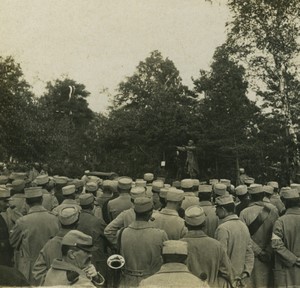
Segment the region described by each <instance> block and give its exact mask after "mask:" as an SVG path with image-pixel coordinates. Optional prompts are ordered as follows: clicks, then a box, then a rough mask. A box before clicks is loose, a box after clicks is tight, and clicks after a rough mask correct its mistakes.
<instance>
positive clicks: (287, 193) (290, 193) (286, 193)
mask: <svg viewBox="0 0 300 288" xmlns="http://www.w3.org/2000/svg"><path fill="white" fill-rule="evenodd" d="M280 196H281V197H282V198H284V199H298V198H299V197H300V195H299V192H298V190H297V189H286V190H283V191H281V192H280Z"/></svg>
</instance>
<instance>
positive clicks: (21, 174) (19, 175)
mask: <svg viewBox="0 0 300 288" xmlns="http://www.w3.org/2000/svg"><path fill="white" fill-rule="evenodd" d="M26 178H27V173H25V172H12V173H11V174H10V179H12V180H15V179H22V180H25V179H26Z"/></svg>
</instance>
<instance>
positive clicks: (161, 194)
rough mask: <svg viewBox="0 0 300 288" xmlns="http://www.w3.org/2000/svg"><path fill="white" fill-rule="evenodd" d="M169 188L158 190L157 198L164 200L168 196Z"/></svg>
mask: <svg viewBox="0 0 300 288" xmlns="http://www.w3.org/2000/svg"><path fill="white" fill-rule="evenodd" d="M168 191H169V188H167V187H163V188H161V189H160V192H159V197H161V198H164V199H166V198H167V195H168Z"/></svg>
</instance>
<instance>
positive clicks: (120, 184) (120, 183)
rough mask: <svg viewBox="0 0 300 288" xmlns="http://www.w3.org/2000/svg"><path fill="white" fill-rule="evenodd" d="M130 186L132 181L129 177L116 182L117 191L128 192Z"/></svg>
mask: <svg viewBox="0 0 300 288" xmlns="http://www.w3.org/2000/svg"><path fill="white" fill-rule="evenodd" d="M131 185H132V179H131V178H130V177H126V176H124V177H120V178H119V180H118V188H119V189H124V190H129V189H130V188H131Z"/></svg>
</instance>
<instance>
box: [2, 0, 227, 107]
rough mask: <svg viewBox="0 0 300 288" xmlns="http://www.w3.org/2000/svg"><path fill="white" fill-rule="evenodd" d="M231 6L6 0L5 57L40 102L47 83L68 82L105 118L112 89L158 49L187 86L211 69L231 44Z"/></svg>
mask: <svg viewBox="0 0 300 288" xmlns="http://www.w3.org/2000/svg"><path fill="white" fill-rule="evenodd" d="M225 2H226V1H216V2H214V3H210V2H208V1H205V0H187V1H183V0H164V1H162V0H151V1H146V0H115V1H112V0H0V7H1V9H0V39H1V44H0V55H1V56H9V55H12V56H13V57H14V59H15V60H16V61H17V62H18V63H20V64H21V67H22V70H23V72H24V75H25V78H26V80H27V81H28V82H29V83H30V85H32V87H33V91H34V93H35V94H36V95H37V96H40V95H42V94H43V92H44V91H45V85H46V82H47V81H52V80H54V79H57V78H61V77H64V76H68V77H69V78H71V79H74V80H75V81H77V82H79V83H83V84H84V85H85V86H86V88H87V90H88V91H90V92H91V95H90V97H89V99H88V102H89V104H90V108H91V109H92V110H94V111H96V112H104V111H105V110H106V108H107V105H108V103H109V102H108V97H107V93H102V92H101V91H102V90H103V89H105V88H108V91H110V92H111V93H112V94H114V93H116V92H115V89H116V88H117V86H118V84H119V83H120V82H121V81H123V80H125V79H126V76H131V75H132V74H133V73H134V71H135V69H136V66H137V65H138V64H139V62H140V61H143V60H144V59H145V58H146V57H148V56H149V54H150V52H151V51H153V50H159V51H160V52H161V53H162V55H163V57H168V58H169V59H171V60H172V61H173V62H174V63H175V66H176V67H177V69H178V70H179V71H180V75H181V77H182V79H183V83H184V84H185V85H188V86H189V87H190V88H193V83H192V80H191V77H194V78H197V77H198V76H199V70H200V69H208V68H209V65H210V64H211V61H212V56H213V53H214V51H215V48H216V47H217V46H219V45H221V44H222V43H223V42H224V41H225V38H226V30H225V23H226V21H227V20H229V11H228V8H227V6H226V5H225Z"/></svg>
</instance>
